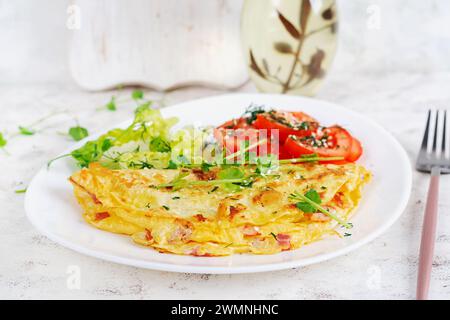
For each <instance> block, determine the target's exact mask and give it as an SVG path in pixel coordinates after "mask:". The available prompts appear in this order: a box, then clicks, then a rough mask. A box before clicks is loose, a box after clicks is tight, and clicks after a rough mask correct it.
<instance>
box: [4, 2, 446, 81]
mask: <svg viewBox="0 0 450 320" xmlns="http://www.w3.org/2000/svg"><path fill="white" fill-rule="evenodd" d="M202 1H203V0H198V1H197V2H202ZM124 2H125V1H124ZM127 2H130V3H132V2H133V1H127ZM203 2H206V1H203ZM217 2H223V3H224V5H225V6H227V5H229V6H233V5H235V4H233V3H238V4H240V3H242V2H243V1H241V0H228V1H225V0H217ZM72 3H77V2H76V1H75V2H73V1H69V0H41V1H27V0H16V1H8V0H0V39H2V46H1V50H0V84H2V85H7V84H17V83H20V84H23V83H36V82H39V83H48V82H58V83H61V82H71V81H72V79H71V76H70V72H69V63H68V59H69V58H68V56H69V41H70V39H71V37H72V36H74V33H76V32H80V30H70V29H68V28H67V26H66V25H67V23H68V19H69V16H70V13H68V12H67V10H68V8H69V6H70V5H71V4H72ZM230 3H231V4H230ZM129 6H130V4H129ZM81 8H82V6H81ZM338 8H339V14H340V17H339V23H340V26H339V50H338V54H337V57H336V59H335V61H334V64H333V68H332V75H340V74H348V73H349V72H352V73H360V74H362V75H364V74H366V73H368V72H369V73H393V72H445V71H450V59H449V57H450V28H449V27H448V19H449V15H450V2H449V1H440V0H428V1H422V0H394V1H392V0H378V1H377V0H359V1H339V2H338ZM82 14H83V13H82ZM102 14H104V13H102V12H96V13H95V15H96V16H101V15H102ZM192 16H193V17H194V16H195V15H194V14H193V15H192ZM149 19H152V16H151V15H150V16H149ZM371 19H372V20H371ZM83 22H84V21H82V23H81V28H83V27H85V28H87V27H89V26H87V25H85V26H84V25H83ZM86 23H87V21H86ZM148 41H149V42H151V41H152V39H150V38H149V39H148Z"/></svg>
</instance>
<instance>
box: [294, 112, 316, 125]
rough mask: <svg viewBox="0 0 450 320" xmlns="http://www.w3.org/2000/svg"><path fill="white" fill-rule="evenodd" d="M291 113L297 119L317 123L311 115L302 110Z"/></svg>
mask: <svg viewBox="0 0 450 320" xmlns="http://www.w3.org/2000/svg"><path fill="white" fill-rule="evenodd" d="M291 114H292V115H293V116H294V117H295V118H297V119H298V120H299V121H307V122H315V123H318V121H317V120H316V119H314V118H313V117H311V116H310V115H309V114H306V113H304V112H300V111H295V112H291Z"/></svg>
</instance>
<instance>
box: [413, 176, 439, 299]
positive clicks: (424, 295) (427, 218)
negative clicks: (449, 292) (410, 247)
mask: <svg viewBox="0 0 450 320" xmlns="http://www.w3.org/2000/svg"><path fill="white" fill-rule="evenodd" d="M439 176H440V169H439V168H438V167H433V169H432V170H431V180H430V187H429V188H428V197H427V204H426V207H425V215H424V218H423V227H422V240H421V242H420V258H419V272H418V276H417V293H416V294H417V296H416V298H417V300H426V299H428V289H429V288H430V276H431V267H432V265H433V253H434V243H435V240H436V224H437V212H438V198H439Z"/></svg>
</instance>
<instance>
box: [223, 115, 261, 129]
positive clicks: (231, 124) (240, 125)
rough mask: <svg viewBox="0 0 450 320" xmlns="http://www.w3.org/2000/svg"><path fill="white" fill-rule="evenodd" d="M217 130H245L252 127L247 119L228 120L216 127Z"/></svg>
mask: <svg viewBox="0 0 450 320" xmlns="http://www.w3.org/2000/svg"><path fill="white" fill-rule="evenodd" d="M217 128H218V129H220V128H223V129H245V128H253V127H252V125H250V124H249V123H248V122H247V119H245V118H238V119H232V120H229V121H227V122H225V123H223V124H221V125H220V126H218V127H217Z"/></svg>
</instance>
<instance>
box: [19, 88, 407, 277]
mask: <svg viewBox="0 0 450 320" xmlns="http://www.w3.org/2000/svg"><path fill="white" fill-rule="evenodd" d="M238 96H242V97H251V96H266V97H274V98H275V99H279V98H288V99H298V100H299V102H301V100H303V101H310V102H313V103H321V104H328V105H330V106H332V107H333V108H335V109H336V108H337V109H340V110H342V111H344V112H346V113H350V114H352V116H355V117H357V118H362V119H364V121H366V122H369V123H370V124H371V125H372V126H374V127H376V128H377V130H379V132H382V133H383V134H384V135H385V137H386V138H387V139H389V140H390V141H391V142H392V143H393V146H395V148H396V149H397V151H398V152H399V154H400V155H401V158H402V159H401V160H400V162H401V163H403V164H405V166H404V168H403V169H404V170H403V171H404V173H405V174H406V176H405V182H406V185H407V186H408V188H406V189H407V190H404V192H403V193H402V197H401V199H400V200H399V202H398V204H397V207H396V208H395V209H394V210H392V213H393V214H392V215H391V216H390V217H389V219H387V220H386V221H385V222H384V223H383V224H382V225H380V226H379V227H377V228H376V229H375V230H374V231H373V232H371V233H370V234H368V235H367V236H363V237H362V238H361V239H359V240H358V241H357V242H355V243H352V244H350V245H346V246H345V247H343V248H339V249H337V250H335V251H332V252H329V253H321V254H318V255H316V256H313V257H308V258H302V259H296V260H291V261H284V262H275V263H265V264H261V265H248V266H238V267H233V266H227V267H222V266H218V267H216V266H194V265H185V264H183V265H177V264H172V263H162V262H151V261H144V260H140V259H135V258H126V257H120V256H117V255H116V254H109V253H106V252H103V251H101V250H95V249H89V248H86V247H84V246H83V245H79V244H76V243H73V242H72V241H70V240H66V239H65V238H64V237H60V236H58V235H56V234H53V233H52V232H49V231H48V230H46V229H44V228H42V227H41V225H40V224H39V222H38V221H37V220H35V219H36V218H37V217H36V216H35V215H33V214H32V213H31V212H32V211H33V210H32V208H31V207H32V204H31V203H30V196H29V194H31V193H32V192H33V190H34V188H35V184H36V181H37V180H38V178H39V176H40V175H42V174H44V173H45V170H47V167H46V166H43V167H42V168H41V169H40V170H39V171H38V172H37V173H36V174H35V175H34V177H33V179H32V180H31V182H30V184H29V186H28V189H27V192H26V194H25V200H24V208H25V212H26V216H27V218H28V220H29V221H30V222H31V224H32V225H33V227H34V228H36V230H38V231H39V232H40V233H41V234H43V235H44V236H46V237H47V238H49V239H50V240H52V241H54V242H56V243H58V244H60V245H62V246H63V247H66V248H68V249H71V250H73V251H75V252H78V253H81V254H85V255H87V256H90V257H94V258H97V259H102V260H105V261H109V262H114V263H118V264H122V265H129V266H134V267H139V268H145V269H150V270H158V271H168V272H181V273H201V274H243V273H259V272H268V271H276V270H284V269H289V268H295V267H302V266H307V265H311V264H315V263H318V262H322V261H328V260H331V259H334V258H336V257H338V256H342V255H346V254H348V253H349V252H351V251H354V250H356V249H358V248H360V247H362V246H364V245H366V244H367V243H369V242H371V241H373V240H374V239H376V238H378V237H379V236H381V235H382V234H383V233H385V232H386V231H387V230H388V229H389V228H390V227H391V226H392V225H393V224H394V223H395V222H396V221H397V220H398V219H399V218H400V216H401V215H402V214H403V213H404V211H405V209H406V207H407V205H408V202H409V198H410V196H411V191H412V164H411V162H410V160H409V157H408V154H407V152H406V150H405V149H404V148H403V146H402V145H401V144H400V142H399V141H398V140H397V139H396V138H395V137H394V136H393V135H392V134H391V133H390V132H389V131H387V130H386V129H385V128H383V127H382V126H381V125H379V124H378V123H377V122H376V121H374V120H372V119H371V118H368V117H365V116H364V115H362V114H360V113H359V112H357V111H354V110H351V109H347V108H345V107H343V106H341V105H339V104H336V103H333V102H329V101H325V100H321V99H316V98H310V97H302V96H286V95H281V94H267V93H230V94H220V95H213V96H208V97H202V98H199V99H192V100H187V101H183V102H180V103H176V104H174V105H171V106H168V107H165V108H161V109H160V110H161V111H162V112H164V111H163V110H168V109H171V108H172V109H176V108H182V106H183V105H184V104H192V103H196V102H200V101H204V100H211V99H222V98H227V97H238ZM129 121H130V120H126V121H123V122H121V123H120V124H119V125H121V124H124V123H126V122H129ZM112 127H117V125H116V126H112ZM106 130H107V129H106ZM104 132H105V130H102V131H98V132H95V133H94V134H93V135H91V136H90V137H87V138H85V139H83V140H81V141H79V142H77V143H74V144H72V145H71V147H70V148H67V149H66V150H65V152H63V153H61V154H65V153H67V152H70V151H72V150H73V149H74V148H77V146H79V145H82V144H84V143H85V142H86V141H88V140H91V139H92V138H95V137H97V136H98V135H100V134H102V133H104ZM200 258H201V257H200ZM204 259H207V258H204Z"/></svg>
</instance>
